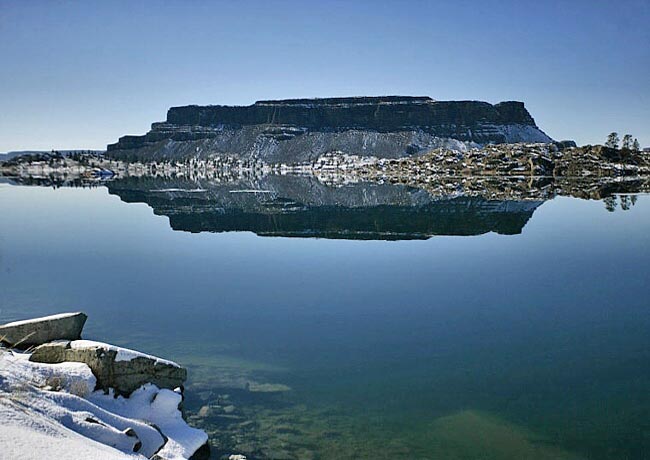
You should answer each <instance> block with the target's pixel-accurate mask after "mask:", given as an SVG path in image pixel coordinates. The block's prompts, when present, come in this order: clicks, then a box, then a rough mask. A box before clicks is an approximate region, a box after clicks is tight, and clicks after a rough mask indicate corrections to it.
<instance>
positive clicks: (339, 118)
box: [107, 96, 552, 163]
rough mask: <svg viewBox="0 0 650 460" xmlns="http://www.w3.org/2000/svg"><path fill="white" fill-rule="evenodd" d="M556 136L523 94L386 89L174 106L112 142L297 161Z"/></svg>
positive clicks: (127, 151)
mask: <svg viewBox="0 0 650 460" xmlns="http://www.w3.org/2000/svg"><path fill="white" fill-rule="evenodd" d="M513 142H552V139H551V138H550V137H548V136H547V135H546V134H545V133H544V132H543V131H541V130H540V129H539V128H538V127H537V125H536V124H535V120H534V119H533V117H532V116H531V115H530V113H529V112H528V111H527V110H526V108H525V107H524V104H523V103H522V102H516V101H508V102H501V103H499V104H494V105H493V104H489V103H487V102H481V101H435V100H433V99H431V98H430V97H426V96H425V97H413V96H385V97H342V98H325V99H288V100H277V101H257V102H256V103H254V104H252V105H249V106H225V105H209V106H197V105H190V106H184V107H172V108H170V109H169V110H168V112H167V119H166V121H164V122H158V123H153V124H152V126H151V131H149V132H148V133H147V134H145V135H142V136H123V137H121V138H120V139H119V141H118V142H117V143H115V144H110V145H108V147H107V150H108V155H109V156H112V157H114V158H120V159H127V160H128V159H141V160H154V159H162V158H166V159H170V158H182V157H187V156H198V157H209V156H215V155H236V156H240V157H244V158H259V159H263V160H265V161H269V162H288V163H290V162H300V161H306V160H311V159H314V158H316V157H318V156H320V155H322V154H323V153H327V152H329V151H334V150H336V151H341V152H343V153H350V154H357V155H364V156H377V157H379V158H399V157H403V156H408V155H412V154H416V153H420V152H423V151H427V150H429V149H431V148H435V147H442V146H448V147H454V148H460V149H463V148H464V147H465V146H466V145H468V144H469V145H471V144H487V143H513Z"/></svg>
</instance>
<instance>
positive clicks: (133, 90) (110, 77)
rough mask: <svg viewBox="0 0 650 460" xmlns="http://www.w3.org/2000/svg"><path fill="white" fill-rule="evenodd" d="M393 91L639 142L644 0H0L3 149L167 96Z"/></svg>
mask: <svg viewBox="0 0 650 460" xmlns="http://www.w3.org/2000/svg"><path fill="white" fill-rule="evenodd" d="M393 94H394V95H422V96H430V97H432V98H434V99H437V100H483V101H488V102H491V103H497V102H500V101H504V100H519V101H524V102H525V104H526V107H527V108H528V110H529V111H530V112H531V114H532V116H533V117H534V118H535V120H536V122H537V124H538V126H540V128H541V129H542V130H544V131H545V132H546V133H547V134H548V135H550V136H551V137H553V138H554V139H558V140H560V139H574V140H576V141H577V142H578V144H586V143H602V142H604V139H605V137H606V136H607V134H608V133H609V132H611V131H618V132H620V133H621V134H623V133H628V132H629V133H631V134H633V135H634V136H635V137H638V139H639V141H640V142H641V145H642V146H650V128H649V127H650V1H648V0H619V1H617V2H612V1H599V0H590V1H582V0H572V1H554V0H549V1H540V0H537V1H526V0H519V1H514V0H513V1H511V0H500V1H490V0H483V1H473V2H470V1H463V0H456V1H415V0H413V1H408V0H402V1H381V0H374V1H364V0H357V1H352V0H348V1H328V0H321V1H307V0H302V1H273V0H269V1H260V2H256V1H221V2H219V1H192V0H186V1H164V2H163V1H156V2H154V1H144V0H143V1H138V2H133V1H92V0H88V1H84V2H78V1H70V2H67V1H56V0H49V1H30V0H16V1H7V0H0V152H2V151H12V150H50V149H77V148H79V149H104V148H105V147H106V144H109V143H113V142H115V141H117V139H118V138H119V137H120V136H122V135H125V134H143V133H145V132H146V131H147V130H148V129H149V127H150V124H151V123H152V122H154V121H162V120H164V119H165V116H166V111H167V109H168V108H169V107H172V106H178V105H188V104H200V105H208V104H229V105H231V104H232V105H248V104H251V103H253V102H255V101H256V100H259V99H275V98H277V99H280V98H282V99H284V98H298V97H334V96H361V95H393Z"/></svg>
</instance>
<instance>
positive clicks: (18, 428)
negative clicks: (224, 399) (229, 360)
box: [0, 340, 209, 460]
mask: <svg viewBox="0 0 650 460" xmlns="http://www.w3.org/2000/svg"><path fill="white" fill-rule="evenodd" d="M47 345H50V344H46V346H47ZM51 346H52V347H54V349H59V347H61V346H63V347H64V350H86V352H88V350H93V353H95V356H98V355H104V356H109V357H110V358H111V363H113V364H116V363H121V364H120V367H119V369H120V370H121V375H122V377H124V376H125V375H128V366H129V363H134V373H135V374H136V375H137V376H138V377H137V378H138V379H141V377H142V375H143V374H142V372H141V371H142V369H143V366H144V368H146V369H149V370H152V369H155V368H156V366H163V368H165V369H168V370H169V369H170V368H174V369H181V370H182V373H181V372H177V375H176V377H175V378H178V382H180V383H179V385H178V386H177V387H176V388H173V389H172V388H160V387H159V386H157V385H155V384H153V383H151V382H145V383H142V384H141V385H139V386H138V387H137V388H135V389H134V390H132V391H131V392H128V393H129V394H128V397H125V396H124V394H125V393H126V392H124V391H116V389H114V388H112V387H110V386H108V387H105V386H102V385H99V380H98V378H97V375H96V374H95V373H94V372H95V369H93V368H92V366H89V365H88V364H86V363H84V362H69V361H61V362H57V363H41V362H35V361H34V360H33V359H32V358H33V356H34V355H33V354H32V353H30V352H23V351H17V350H12V349H8V348H0V421H1V427H0V458H3V459H4V458H7V459H14V458H16V459H18V458H20V459H39V460H40V459H44V458H56V459H58V460H67V459H70V460H72V459H75V460H77V459H102V460H103V459H108V460H112V459H145V458H149V459H156V460H180V459H190V458H192V459H201V458H207V457H208V455H209V448H208V444H207V441H208V437H207V435H206V434H205V432H203V431H201V430H198V429H196V428H192V427H190V426H189V425H188V424H187V423H186V422H185V420H183V417H182V413H181V411H180V409H179V406H180V404H181V401H182V399H183V396H182V387H181V386H180V384H182V381H183V380H184V378H185V370H184V369H182V368H181V367H180V366H178V365H177V364H175V363H172V362H171V361H166V360H162V359H159V358H156V357H153V356H149V355H144V354H142V353H138V352H135V351H133V350H127V349H123V348H119V347H115V346H112V345H108V344H103V343H100V342H89V341H83V340H79V341H72V342H69V341H65V342H54V343H53V344H51ZM88 353H89V352H88ZM143 363H145V364H143ZM175 372H176V371H175ZM154 373H155V372H154ZM181 376H182V377H183V378H182V379H181V378H180V377H181ZM102 378H105V376H104V375H102ZM107 382H109V380H106V381H105V383H107ZM167 383H168V384H171V383H173V381H172V379H170V380H169V381H168V382H167ZM122 390H123V389H122Z"/></svg>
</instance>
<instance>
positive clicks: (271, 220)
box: [106, 175, 542, 240]
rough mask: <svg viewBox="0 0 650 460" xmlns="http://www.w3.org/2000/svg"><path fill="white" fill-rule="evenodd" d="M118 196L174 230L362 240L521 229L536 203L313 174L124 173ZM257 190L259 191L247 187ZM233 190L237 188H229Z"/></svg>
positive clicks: (112, 188) (112, 187) (112, 186)
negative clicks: (334, 180) (220, 177)
mask: <svg viewBox="0 0 650 460" xmlns="http://www.w3.org/2000/svg"><path fill="white" fill-rule="evenodd" d="M106 185H107V186H108V188H109V192H110V193H111V194H114V195H118V196H119V197H120V198H121V199H122V200H123V201H125V202H128V203H132V202H142V203H147V204H148V205H149V206H151V207H152V208H153V210H154V213H155V214H157V215H165V216H168V217H169V222H170V225H171V227H172V228H173V229H174V230H181V231H188V232H229V231H250V232H254V233H256V234H258V235H263V236H289V237H319V238H343V239H364V240H402V239H427V238H429V237H431V236H433V235H479V234H483V233H487V232H497V233H501V234H517V233H521V231H522V229H523V227H524V225H525V224H526V222H527V221H528V220H529V219H530V217H531V216H532V214H533V211H534V210H535V209H536V208H537V207H538V206H539V205H540V204H541V203H542V201H533V200H528V201H523V200H521V201H517V200H505V201H498V200H488V199H485V198H481V197H457V198H450V197H447V198H440V197H437V198H436V197H434V196H433V195H431V194H430V193H427V192H425V191H424V190H418V189H414V188H411V187H407V186H403V185H388V184H383V185H380V184H367V183H358V184H352V185H346V186H344V187H328V186H326V185H324V184H322V183H320V182H319V181H318V180H317V179H315V178H314V177H306V176H302V177H301V176H274V175H269V176H266V177H264V178H263V179H262V180H258V181H254V182H249V181H246V180H242V181H239V182H236V183H225V184H216V183H207V184H205V185H204V190H203V191H202V193H197V192H196V191H195V190H196V189H195V183H194V182H192V181H184V180H182V179H166V180H165V179H157V180H151V179H145V178H142V179H140V178H126V179H119V180H115V181H112V182H107V184H106ZM254 187H257V190H264V193H251V191H254V190H256V189H255V188H254ZM235 191H240V192H241V193H233V192H235Z"/></svg>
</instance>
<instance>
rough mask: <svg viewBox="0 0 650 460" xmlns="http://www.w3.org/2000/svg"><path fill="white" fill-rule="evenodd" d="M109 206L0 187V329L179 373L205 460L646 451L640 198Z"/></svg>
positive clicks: (645, 206) (172, 196) (648, 424)
mask: <svg viewBox="0 0 650 460" xmlns="http://www.w3.org/2000/svg"><path fill="white" fill-rule="evenodd" d="M123 185H124V184H123ZM127 185H128V187H124V186H120V184H113V185H109V188H110V193H109V190H108V189H107V188H105V187H99V188H92V189H74V188H59V189H52V188H45V187H26V186H14V185H8V184H0V216H1V218H0V271H1V277H0V321H9V320H14V319H19V318H24V317H29V316H34V315H43V314H51V313H55V312H60V311H67V310H83V311H85V312H87V313H88V314H89V317H90V319H89V321H88V323H87V326H86V330H85V336H86V338H91V339H97V340H105V341H109V342H112V343H116V344H119V345H123V346H128V347H132V348H136V349H139V350H142V351H145V352H150V353H157V354H160V355H163V356H165V357H169V358H172V359H176V360H178V361H180V362H181V363H183V364H184V365H186V366H188V368H189V370H190V381H189V385H188V390H189V391H188V400H187V404H186V407H187V411H188V415H189V416H190V417H191V420H192V423H194V424H197V425H200V426H201V427H203V428H205V429H207V430H208V431H209V432H210V433H211V436H212V439H213V444H214V452H215V458H218V457H219V456H220V455H222V454H225V453H235V452H236V453H246V454H248V456H249V458H322V459H329V458H386V459H388V458H396V457H397V456H403V458H414V459H434V458H450V459H465V458H486V459H488V458H489V459H492V458H494V459H506V458H507V459H510V458H511V459H515V458H540V459H542V458H543V459H546V458H548V459H551V458H553V459H557V458H567V459H568V458H571V459H573V458H590V459H591V458H594V459H609V458H612V459H613V458H616V459H619V458H629V459H637V458H638V459H641V458H646V457H645V456H646V455H647V452H650V396H648V388H649V386H650V366H649V365H648V364H649V363H650V340H649V339H648V337H649V332H650V314H649V307H650V301H649V300H648V299H649V298H650V295H649V294H650V288H649V287H648V286H649V282H650V197H648V196H647V195H639V196H635V197H634V200H633V201H634V205H633V206H630V201H631V199H630V197H623V198H618V201H619V204H618V206H616V207H615V208H614V212H610V211H608V209H607V208H610V209H611V208H612V200H611V199H609V200H608V201H607V202H603V201H598V200H591V201H587V200H578V199H573V198H563V197H559V198H555V199H553V200H550V201H546V202H531V201H526V202H510V203H508V202H495V201H494V200H482V201H481V200H480V199H476V198H472V199H468V198H464V197H455V198H452V199H450V200H447V201H443V202H440V201H439V200H432V199H430V197H429V198H428V197H427V196H426V194H424V195H423V193H425V192H422V191H418V190H413V189H405V188H403V189H399V190H398V189H393V188H390V189H389V190H387V191H386V190H384V191H380V190H378V189H366V190H363V191H362V193H358V192H359V191H360V189H358V188H356V189H354V188H353V189H348V190H346V189H345V187H343V188H341V189H337V190H334V191H332V190H329V191H328V190H325V191H324V192H323V191H322V190H321V189H320V188H314V187H313V186H310V187H308V188H310V189H311V192H305V191H303V190H297V189H296V188H295V187H294V188H292V190H293V192H291V193H288V192H287V193H285V194H281V195H277V194H276V196H274V197H272V199H268V198H265V199H262V198H260V199H258V200H252V201H251V199H249V198H248V195H246V194H234V195H237V197H236V198H233V200H236V201H233V202H231V201H228V202H225V201H224V200H225V199H226V198H224V197H227V195H226V194H225V192H224V191H223V190H222V191H221V192H219V193H217V192H214V193H212V192H213V191H214V190H213V189H212V188H210V187H205V188H206V189H208V191H209V193H208V195H210V193H212V195H211V196H207V197H206V196H205V193H203V195H201V192H196V191H195V192H192V193H193V195H192V197H189V196H188V195H190V193H189V192H185V193H183V192H178V191H173V190H170V188H169V187H168V186H167V185H169V184H164V183H163V184H158V185H155V184H148V185H147V187H145V188H142V187H140V188H141V189H142V190H139V191H137V193H136V191H134V190H135V189H134V187H133V184H127ZM203 185H205V184H203ZM203 185H201V184H198V186H196V187H194V188H196V189H200V188H201V187H203ZM287 187H288V186H287ZM125 189H128V190H127V191H126V192H125V191H124V190H125ZM154 190H162V192H160V191H159V192H155V191H154ZM127 192H128V193H127ZM222 192H223V193H222ZM156 193H159V194H161V193H162V194H163V196H162V197H160V198H155V199H154V198H152V197H154V195H155V194H156ZM373 193H374V195H373ZM197 194H198V195H197ZM356 194H358V195H359V197H362V198H358V197H356ZM386 194H388V195H390V199H388V198H386V196H388V195H386ZM136 195H137V196H136ZM194 195H197V196H196V197H194ZM239 195H241V196H239ZM201 196H203V198H201ZM305 196H310V197H311V198H304V197H305ZM333 196H335V197H336V198H335V199H334V198H332V197H333ZM120 197H122V198H123V199H124V201H123V200H122V199H120ZM344 197H348V199H349V200H350V201H349V202H347V203H342V201H341V200H344V199H345V198H344ZM359 199H363V200H366V201H365V202H363V203H359ZM197 200H202V202H201V206H198V204H197ZM219 200H221V201H219ZM328 200H329V201H328ZM382 200H383V201H382ZM454 200H455V201H454ZM138 201H140V202H138ZM621 202H623V204H625V203H627V204H626V206H625V207H627V208H629V209H627V210H623V209H622V207H621ZM147 203H148V204H147ZM355 203H356V204H355ZM154 211H155V213H154ZM172 227H173V228H172ZM227 230H237V231H227ZM246 230H248V231H246ZM252 232H257V233H259V234H260V235H275V236H259V235H258V234H255V233H252ZM278 235H282V236H278ZM287 236H291V237H287Z"/></svg>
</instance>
